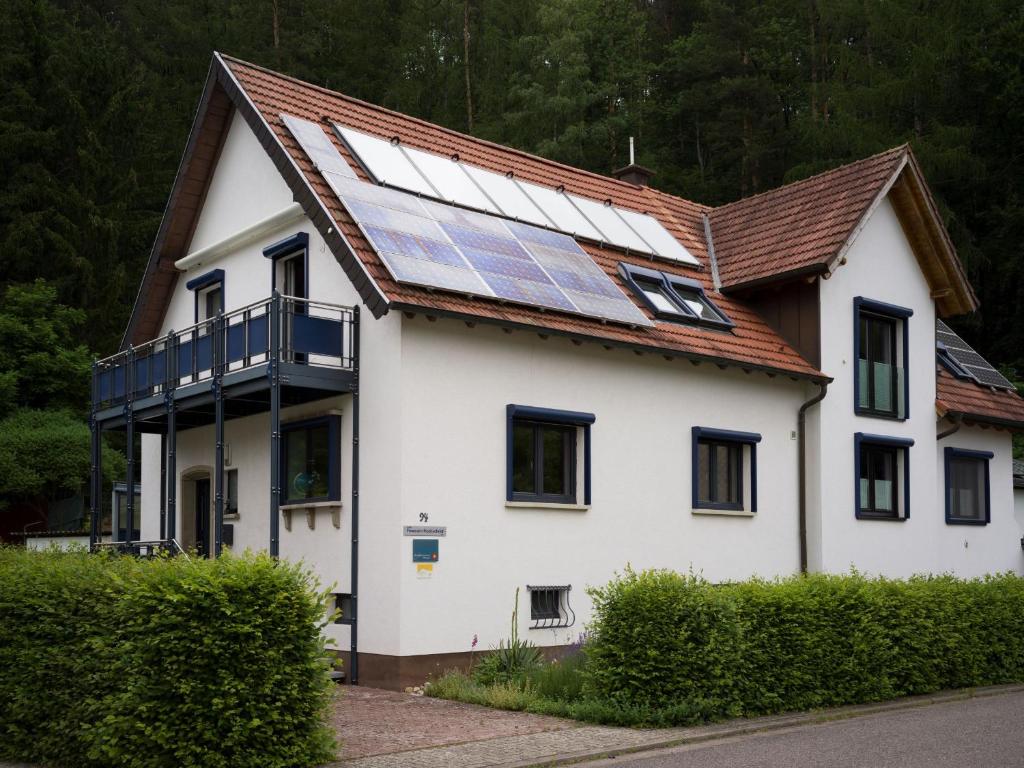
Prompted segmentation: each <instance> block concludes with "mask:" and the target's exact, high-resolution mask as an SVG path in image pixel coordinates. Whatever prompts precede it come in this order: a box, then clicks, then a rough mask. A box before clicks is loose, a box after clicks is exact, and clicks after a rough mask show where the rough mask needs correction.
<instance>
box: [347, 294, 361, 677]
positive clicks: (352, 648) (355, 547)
mask: <svg viewBox="0 0 1024 768" xmlns="http://www.w3.org/2000/svg"><path fill="white" fill-rule="evenodd" d="M351 332H352V575H351V583H352V626H351V628H350V637H349V640H350V645H349V682H350V683H351V684H352V685H358V684H359V643H358V638H357V632H358V629H359V307H358V306H357V307H355V308H354V309H353V310H352V331H351Z"/></svg>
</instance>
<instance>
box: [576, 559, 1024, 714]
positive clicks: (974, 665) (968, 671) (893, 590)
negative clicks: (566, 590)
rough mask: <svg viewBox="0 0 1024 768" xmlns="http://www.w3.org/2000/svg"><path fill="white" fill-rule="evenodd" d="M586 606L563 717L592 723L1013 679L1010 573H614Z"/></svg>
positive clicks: (1023, 634)
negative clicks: (739, 577)
mask: <svg viewBox="0 0 1024 768" xmlns="http://www.w3.org/2000/svg"><path fill="white" fill-rule="evenodd" d="M591 595H592V597H593V599H594V609H595V613H594V620H593V623H592V624H591V626H590V629H591V637H590V640H589V642H588V646H587V656H588V664H587V668H586V678H587V688H586V693H587V697H586V699H585V700H584V701H581V702H580V703H578V704H574V705H573V706H572V707H571V713H572V715H573V716H574V717H579V718H580V719H588V720H593V721H595V722H606V723H613V724H614V723H619V722H621V720H623V719H625V720H629V721H630V722H631V723H635V722H641V721H642V722H645V723H647V724H652V725H658V724H664V725H672V724H681V723H685V722H693V721H695V720H700V719H710V718H715V717H725V716H733V715H738V714H745V715H753V714H763V713H770V712H778V711H784V710H793V709H809V708H815V707H825V706H840V705H844V704H853V703H860V702H869V701H877V700H882V699H889V698H893V697H897V696H905V695H910V694H921V693H927V692H931V691H936V690H940V689H943V688H957V687H969V686H977V685H990V684H995V683H1006V682H1015V681H1021V680H1024V579H1021V578H1018V577H1015V576H1012V575H1002V576H990V577H986V578H984V579H973V580H958V579H955V578H953V577H951V576H938V577H916V578H912V579H909V580H906V581H897V580H888V579H867V578H865V577H863V576H861V575H859V574H856V573H854V574H851V575H848V576H829V575H813V576H807V577H792V578H788V579H781V580H776V581H760V580H753V581H749V582H744V583H738V584H729V585H724V586H718V587H716V586H712V585H710V584H708V583H707V582H705V581H703V580H701V579H699V578H697V577H694V576H692V575H689V576H683V575H679V574H675V573H670V572H667V571H646V572H643V573H635V572H633V571H631V570H627V571H626V572H625V573H624V574H623V575H622V576H620V577H617V578H616V579H614V580H613V581H612V582H611V583H609V584H608V585H606V586H604V587H601V588H599V589H593V590H591ZM608 704H612V705H614V707H615V708H617V709H618V710H619V714H615V713H614V712H612V711H611V710H610V709H609V708H608V706H607V705H608Z"/></svg>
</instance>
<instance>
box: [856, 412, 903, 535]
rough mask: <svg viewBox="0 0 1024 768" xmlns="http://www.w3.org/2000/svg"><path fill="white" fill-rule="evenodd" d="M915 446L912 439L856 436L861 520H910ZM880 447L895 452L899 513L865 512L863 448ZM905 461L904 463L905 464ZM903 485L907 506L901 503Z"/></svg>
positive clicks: (895, 491)
mask: <svg viewBox="0 0 1024 768" xmlns="http://www.w3.org/2000/svg"><path fill="white" fill-rule="evenodd" d="M913 445H914V440H913V439H912V438H904V437H890V436H888V435H869V434H866V433H864V432H857V433H855V434H854V436H853V458H854V461H853V465H854V467H853V497H854V498H853V509H854V513H855V516H856V518H857V519H858V520H888V521H893V522H903V521H905V520H909V519H910V449H911V448H912V447H913ZM862 447H878V448H885V449H893V450H894V451H895V457H894V459H895V466H894V470H895V473H896V477H895V478H894V480H893V492H894V495H893V507H894V509H895V513H893V512H889V511H884V512H882V513H879V512H877V511H875V510H862V509H861V498H860V472H861V448H862ZM901 459H902V461H901ZM899 485H902V486H903V503H902V505H901V504H900V492H899Z"/></svg>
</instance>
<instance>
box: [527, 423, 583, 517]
mask: <svg viewBox="0 0 1024 768" xmlns="http://www.w3.org/2000/svg"><path fill="white" fill-rule="evenodd" d="M512 429H513V438H512V498H513V499H514V500H516V501H542V502H551V503H560V504H571V503H575V501H576V487H575V486H576V427H574V426H567V425H563V424H545V423H540V422H534V421H526V420H521V419H515V420H514V422H513V427H512Z"/></svg>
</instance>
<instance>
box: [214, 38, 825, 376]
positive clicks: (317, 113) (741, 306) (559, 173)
mask: <svg viewBox="0 0 1024 768" xmlns="http://www.w3.org/2000/svg"><path fill="white" fill-rule="evenodd" d="M224 62H225V64H226V65H227V66H228V67H229V69H230V71H231V73H232V75H233V76H234V78H235V79H236V80H237V82H238V84H239V85H240V87H241V88H242V89H243V91H244V93H245V95H246V96H247V97H248V99H249V100H251V102H252V103H253V104H254V105H255V108H256V109H257V111H258V112H259V114H260V116H261V117H262V119H263V120H264V121H265V122H266V124H267V125H269V126H270V128H271V130H273V132H274V134H275V135H276V137H277V140H278V141H279V142H280V143H281V144H282V145H283V146H284V147H285V149H286V151H287V152H288V155H289V156H290V158H291V160H292V161H293V162H294V163H295V165H296V166H297V167H298V168H299V169H300V171H301V172H302V174H303V176H304V177H305V178H306V180H307V181H308V183H309V184H310V186H311V187H312V189H313V191H314V192H315V193H316V195H317V196H318V198H319V199H320V201H321V202H322V203H323V204H324V206H325V207H326V208H327V210H328V212H329V213H330V215H331V217H332V218H333V219H334V222H336V223H337V225H338V227H339V229H340V230H341V233H342V234H343V235H344V237H345V239H346V241H347V243H348V244H349V245H350V246H351V248H352V250H353V251H354V252H355V255H356V256H357V258H358V259H359V261H360V262H361V264H362V265H363V267H364V268H365V270H366V272H367V273H368V274H369V276H370V277H371V278H372V280H373V282H374V283H375V284H376V286H377V288H378V289H379V290H380V291H381V292H382V293H383V294H384V295H385V297H386V299H387V300H388V301H389V302H390V304H391V306H392V307H395V308H399V309H410V310H412V309H416V310H421V311H425V312H428V313H434V312H436V313H438V314H449V313H450V314H456V315H459V316H472V317H476V318H482V319H485V320H490V321H494V322H498V323H502V324H508V325H510V326H521V327H532V328H536V329H537V331H538V332H544V331H552V332H556V333H561V334H565V335H569V336H572V337H577V338H581V339H583V338H587V339H594V340H599V341H603V342H605V343H612V344H621V345H626V346H629V347H632V348H646V349H651V350H657V351H662V352H669V353H674V354H678V355H681V356H684V357H691V358H701V359H709V360H711V361H714V362H721V363H723V364H735V365H739V366H741V367H744V368H750V369H768V370H771V371H778V372H784V373H787V374H791V375H795V376H800V377H807V378H813V379H816V380H821V379H825V378H827V377H826V376H825V375H824V374H822V373H821V372H820V371H818V370H817V369H816V368H815V367H814V366H812V365H811V364H809V363H808V362H807V361H806V360H804V359H803V358H802V357H801V356H800V355H799V353H798V352H797V351H796V350H794V349H793V347H791V346H790V345H789V344H788V343H786V342H785V341H784V340H783V339H782V338H781V337H780V336H779V335H778V334H777V333H775V331H773V330H772V329H771V328H770V327H769V326H768V325H767V324H766V323H765V322H764V321H763V320H762V319H761V318H760V317H759V316H758V315H757V314H756V313H755V312H754V311H753V310H752V309H751V308H750V307H749V306H748V305H746V304H745V303H743V302H742V301H740V300H738V299H735V298H730V297H727V296H723V295H720V294H714V293H713V286H712V284H711V276H710V272H708V271H704V270H700V269H694V268H692V267H686V266H684V265H679V264H675V263H665V262H658V264H657V268H658V269H661V270H663V271H666V272H672V273H675V274H680V275H685V276H687V277H691V278H697V279H701V280H702V281H703V282H704V285H705V288H706V290H707V291H708V292H709V294H711V295H713V296H714V300H715V302H716V303H717V304H718V305H719V306H720V307H721V309H722V310H723V311H724V312H725V313H726V314H727V315H728V316H729V317H730V318H731V319H732V320H733V322H735V323H736V327H735V328H734V329H733V331H732V332H731V333H729V332H723V331H716V330H708V329H702V328H697V327H692V326H684V325H677V324H672V323H664V322H660V323H658V324H657V326H656V327H654V328H635V329H631V328H628V327H626V326H620V325H615V324H609V323H603V322H601V321H599V320H593V319H589V318H585V317H577V316H573V315H563V314H560V313H557V312H550V311H549V312H540V311H538V310H536V309H533V308H530V307H520V306H515V305H507V304H500V303H498V302H495V301H493V300H487V299H474V298H468V297H464V296H461V295H458V294H451V293H445V292H437V291H430V290H427V289H424V288H420V287H417V286H413V285H407V284H404V283H398V282H396V281H395V280H394V279H392V277H391V275H390V273H389V272H388V271H387V269H386V268H385V266H384V265H383V264H382V263H381V261H380V259H379V258H378V256H377V255H376V253H375V252H374V250H373V248H372V247H370V245H369V244H368V243H367V242H366V241H365V239H364V238H363V237H362V234H361V233H360V231H359V229H358V227H357V226H356V225H355V223H354V222H353V221H352V219H351V218H350V217H349V216H348V214H347V212H346V211H345V210H344V208H343V207H342V205H341V204H340V202H339V201H338V199H337V197H336V196H335V195H334V193H333V192H332V191H331V189H330V187H329V186H328V185H327V184H326V182H325V181H324V180H323V178H322V177H321V176H320V174H319V173H318V172H317V171H316V170H315V168H314V167H313V165H312V164H311V163H310V162H309V159H308V158H307V157H306V154H305V153H304V152H303V151H302V150H301V148H300V147H299V146H298V144H297V143H296V142H295V141H294V140H293V139H292V136H291V134H290V132H289V131H288V130H287V129H286V128H285V126H284V125H283V124H282V122H281V120H280V118H279V115H280V114H281V113H286V114H290V115H294V116H296V117H300V118H304V119H307V120H312V121H314V122H317V123H320V124H321V125H324V124H325V123H324V119H325V118H326V119H328V120H330V121H334V122H337V123H339V124H342V125H346V126H351V127H352V128H356V129H359V130H362V131H365V132H368V133H372V134H375V135H377V136H381V137H384V138H391V137H393V136H399V137H400V138H401V141H402V143H403V144H407V145H409V146H413V147H417V148H420V149H424V150H427V151H431V152H434V153H438V154H444V155H450V154H453V153H458V154H459V157H460V158H461V159H463V160H465V161H466V162H468V163H471V164H474V165H478V166H480V167H483V168H487V169H490V170H494V171H499V172H502V173H504V172H506V171H509V170H512V171H514V172H515V174H516V176H517V177H520V178H523V179H525V180H527V181H533V182H536V183H539V184H544V185H547V186H549V187H554V186H559V185H563V186H564V187H565V189H566V191H568V192H573V193H576V194H579V195H582V196H585V197H590V198H594V199H598V200H606V199H610V200H611V201H612V203H613V204H615V205H619V206H623V207H626V208H631V209H633V210H637V211H643V212H646V213H650V214H651V215H653V216H655V217H656V218H657V219H658V220H659V221H660V222H661V223H662V224H663V225H664V226H665V227H666V229H668V230H669V231H670V232H671V233H672V234H673V235H674V236H675V237H676V238H677V239H678V240H679V241H680V242H681V243H683V245H685V246H686V248H687V249H688V250H689V251H690V252H691V253H692V254H693V255H694V256H695V257H696V258H697V259H698V260H700V261H701V262H702V263H706V261H707V249H706V244H705V239H704V228H703V219H702V215H703V214H704V213H706V212H707V210H708V209H707V208H706V207H703V206H700V205H697V204H694V203H691V202H688V201H686V200H682V199H680V198H676V197H673V196H671V195H667V194H665V193H662V192H658V191H657V190H653V189H650V188H648V187H638V186H634V185H632V184H627V183H625V182H621V181H618V180H616V179H610V178H607V177H604V176H599V175H597V174H593V173H589V172H586V171H581V170H578V169H576V168H570V167H568V166H565V165H561V164H559V163H555V162H552V161H549V160H544V159H542V158H538V157H534V156H532V155H528V154H525V153H523V152H519V151H517V150H513V149H509V148H507V147H502V146H499V145H496V144H492V143H490V142H486V141H482V140H480V139H475V138H472V137H469V136H465V135H462V134H459V133H456V132H454V131H451V130H448V129H446V128H442V127H440V126H436V125H432V124H430V123H426V122H424V121H422V120H418V119H415V118H412V117H408V116H406V115H402V114H399V113H396V112H391V111H388V110H385V109H382V108H380V107H375V106H372V105H369V104H366V103H365V102H362V101H359V100H357V99H352V98H350V97H346V96H343V95H341V94H338V93H335V92H333V91H328V90H325V89H323V88H319V87H317V86H313V85H310V84H308V83H303V82H301V81H298V80H294V79H292V78H289V77H286V76H283V75H279V74H276V73H273V72H269V71H267V70H265V69H262V68H260V67H256V66H254V65H251V64H247V63H244V62H241V61H237V60H234V59H230V58H227V57H224ZM332 139H333V140H334V142H335V146H336V147H337V148H338V150H339V151H340V152H341V153H342V155H343V156H344V157H345V158H346V160H348V161H349V162H350V164H351V165H352V166H353V168H357V169H358V163H356V162H354V161H353V158H352V157H351V155H350V154H349V153H348V150H347V149H346V148H345V147H344V146H343V145H342V144H341V142H339V141H337V139H336V137H332ZM584 248H585V249H586V250H587V251H588V252H589V253H590V254H591V256H593V258H594V260H595V262H596V263H597V264H598V265H599V266H600V267H601V268H602V269H604V270H605V272H606V273H607V274H608V275H609V277H611V279H612V280H613V281H615V282H616V284H618V285H619V286H620V287H621V288H622V289H623V290H624V291H626V292H627V294H628V293H629V289H628V288H627V287H626V286H625V285H624V284H623V282H622V280H621V278H620V277H619V275H618V271H617V267H618V264H619V262H620V261H628V262H629V263H635V264H645V263H646V264H650V262H651V259H648V258H642V257H638V256H630V257H629V258H628V259H627V258H626V257H625V256H624V255H623V254H622V253H620V252H617V251H615V250H612V249H608V248H601V247H598V246H592V245H590V244H584Z"/></svg>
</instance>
